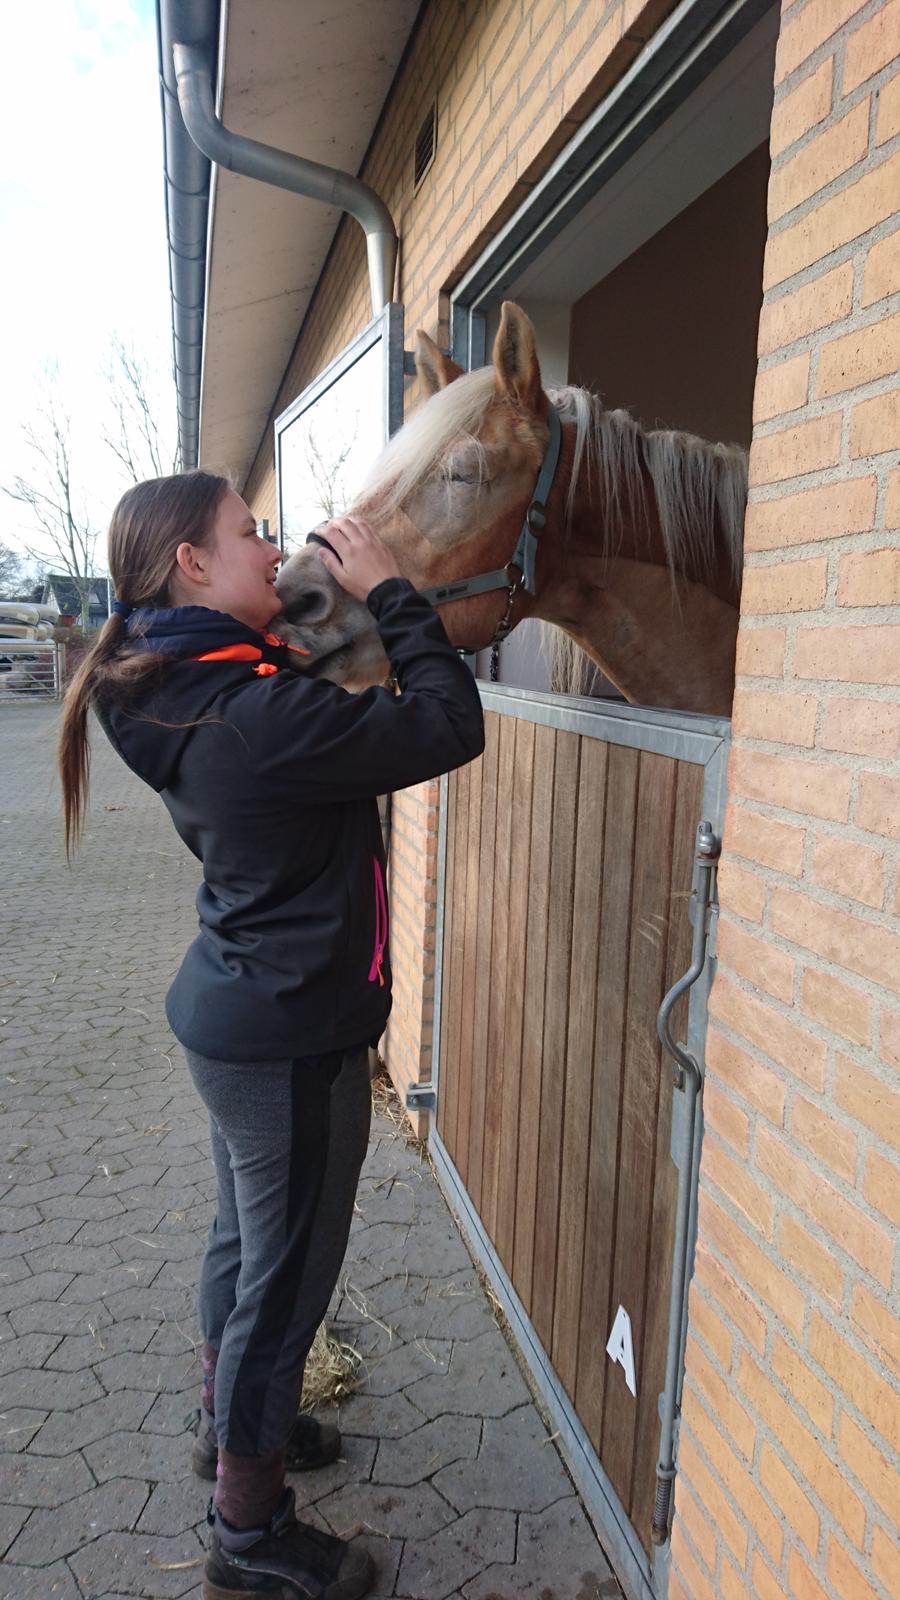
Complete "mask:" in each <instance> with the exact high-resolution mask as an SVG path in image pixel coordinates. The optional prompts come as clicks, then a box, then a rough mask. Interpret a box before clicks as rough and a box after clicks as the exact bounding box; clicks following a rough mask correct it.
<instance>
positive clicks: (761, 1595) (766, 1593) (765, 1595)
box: [750, 1551, 784, 1600]
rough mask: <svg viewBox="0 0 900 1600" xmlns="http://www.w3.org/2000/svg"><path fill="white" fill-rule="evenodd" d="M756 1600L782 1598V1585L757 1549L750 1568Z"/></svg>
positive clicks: (782, 1599) (776, 1599)
mask: <svg viewBox="0 0 900 1600" xmlns="http://www.w3.org/2000/svg"><path fill="white" fill-rule="evenodd" d="M750 1572H751V1576H752V1578H753V1593H754V1594H755V1595H756V1597H757V1600H784V1586H783V1584H782V1582H781V1579H780V1578H777V1577H776V1576H775V1573H774V1572H772V1570H771V1568H770V1567H769V1566H768V1564H767V1563H766V1562H765V1561H764V1560H763V1558H762V1556H761V1555H760V1554H759V1551H757V1552H756V1553H755V1555H754V1557H753V1564H752V1566H751V1568H750Z"/></svg>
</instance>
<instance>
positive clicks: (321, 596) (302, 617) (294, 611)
mask: <svg viewBox="0 0 900 1600" xmlns="http://www.w3.org/2000/svg"><path fill="white" fill-rule="evenodd" d="M330 610H331V600H330V597H329V596H328V595H327V594H326V593H325V592H324V590H322V589H306V590H304V591H303V593H301V594H294V595H291V596H290V598H289V599H287V600H286V601H285V607H284V616H285V618H286V619H287V621H288V622H316V621H318V620H319V619H320V618H322V617H326V616H327V615H328V613H329V611H330Z"/></svg>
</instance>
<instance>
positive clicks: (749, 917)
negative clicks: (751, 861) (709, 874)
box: [719, 861, 766, 922]
mask: <svg viewBox="0 0 900 1600" xmlns="http://www.w3.org/2000/svg"><path fill="white" fill-rule="evenodd" d="M719 899H720V903H721V904H722V905H723V906H728V908H729V910H731V911H733V912H734V914H735V916H738V917H744V918H745V919H746V921H747V922H759V920H760V918H761V916H762V914H763V906H764V905H765V902H766V886H765V884H764V883H763V881H762V879H761V878H757V877H756V875H755V873H752V872H745V871H744V869H743V867H739V866H737V865H736V863H735V862H734V861H722V863H721V865H720V866H719Z"/></svg>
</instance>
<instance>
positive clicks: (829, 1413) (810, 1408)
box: [772, 1334, 834, 1439]
mask: <svg viewBox="0 0 900 1600" xmlns="http://www.w3.org/2000/svg"><path fill="white" fill-rule="evenodd" d="M772 1370H773V1371H774V1373H775V1375H776V1377H779V1378H780V1379H781V1381H782V1383H783V1384H784V1386H785V1388H786V1389H788V1390H789V1391H790V1393H791V1394H792V1395H793V1397H794V1399H795V1400H796V1401H797V1404H798V1405H799V1406H802V1408H803V1410H804V1411H805V1412H806V1415H807V1416H808V1417H809V1419H810V1421H811V1422H813V1423H815V1425H816V1427H817V1428H818V1429H819V1432H820V1433H824V1435H825V1437H826V1439H830V1438H831V1431H832V1427H833V1424H834V1401H833V1400H832V1398H831V1395H830V1394H829V1393H828V1390H827V1389H826V1388H825V1385H824V1384H823V1383H820V1382H819V1379H818V1378H817V1377H816V1375H815V1373H814V1372H813V1371H812V1370H811V1368H810V1367H808V1366H807V1364H806V1362H805V1361H804V1360H803V1357H802V1356H800V1355H799V1354H798V1353H797V1351H796V1350H792V1349H791V1346H790V1345H789V1344H788V1343H787V1342H786V1341H785V1340H784V1339H782V1338H781V1336H780V1335H778V1334H776V1336H775V1342H774V1344H773V1346H772Z"/></svg>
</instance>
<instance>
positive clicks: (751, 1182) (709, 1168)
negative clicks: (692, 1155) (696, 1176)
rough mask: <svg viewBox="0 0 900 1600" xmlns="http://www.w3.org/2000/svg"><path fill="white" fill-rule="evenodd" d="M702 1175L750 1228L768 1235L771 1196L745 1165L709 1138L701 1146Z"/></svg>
mask: <svg viewBox="0 0 900 1600" xmlns="http://www.w3.org/2000/svg"><path fill="white" fill-rule="evenodd" d="M703 1177H704V1180H705V1182H706V1183H711V1184H713V1185H714V1186H715V1187H716V1188H717V1189H720V1190H721V1191H722V1193H723V1194H724V1195H725V1197H726V1199H728V1200H730V1201H731V1203H732V1205H733V1206H734V1207H735V1209H736V1210H738V1211H739V1212H740V1213H741V1216H743V1217H746V1219H747V1221H748V1222H749V1223H750V1226H751V1227H752V1228H756V1229H757V1231H758V1232H759V1233H761V1234H762V1235H763V1236H764V1238H766V1239H771V1237H772V1219H773V1216H774V1212H775V1205H774V1202H773V1200H772V1196H771V1195H769V1194H767V1193H766V1191H765V1189H763V1188H761V1187H760V1185H759V1184H758V1183H757V1182H756V1179H755V1178H752V1177H751V1176H750V1173H749V1172H748V1171H747V1169H746V1167H744V1166H741V1165H739V1163H738V1162H737V1161H733V1160H732V1158H731V1157H730V1156H729V1155H726V1153H725V1151H724V1150H721V1149H720V1148H719V1147H718V1146H717V1145H715V1144H713V1143H711V1142H710V1143H708V1144H707V1145H706V1146H705V1147H704V1150H703Z"/></svg>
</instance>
